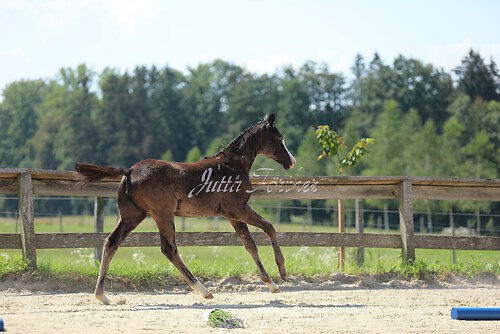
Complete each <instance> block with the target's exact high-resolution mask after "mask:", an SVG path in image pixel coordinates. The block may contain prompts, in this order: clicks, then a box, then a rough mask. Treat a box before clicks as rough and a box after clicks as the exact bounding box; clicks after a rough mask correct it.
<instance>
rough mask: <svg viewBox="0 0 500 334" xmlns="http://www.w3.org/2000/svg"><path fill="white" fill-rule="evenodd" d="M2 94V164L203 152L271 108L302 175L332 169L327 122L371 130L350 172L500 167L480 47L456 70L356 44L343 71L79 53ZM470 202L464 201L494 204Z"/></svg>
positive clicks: (478, 171)
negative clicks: (324, 152)
mask: <svg viewBox="0 0 500 334" xmlns="http://www.w3.org/2000/svg"><path fill="white" fill-rule="evenodd" d="M2 97H3V100H2V101H1V103H0V134H1V136H0V168H6V167H31V168H44V169H59V170H71V169H72V168H73V164H74V162H75V161H84V162H92V163H97V164H104V165H115V166H123V167H127V166H131V165H132V164H134V163H135V162H137V161H139V160H142V159H145V158H160V159H165V160H175V161H196V160H198V159H199V158H201V157H203V156H210V155H213V154H214V153H216V152H217V151H219V150H220V148H221V147H223V146H224V145H226V144H228V143H229V142H230V141H231V139H232V138H234V137H235V136H236V135H238V133H240V132H241V131H242V130H243V129H245V128H246V127H248V126H250V125H252V124H254V123H255V122H256V121H257V120H258V119H260V118H262V117H263V116H264V115H265V114H267V113H271V112H275V113H276V115H277V126H278V128H279V129H280V130H281V131H282V133H283V134H284V135H285V138H286V141H287V146H288V147H289V148H290V150H291V151H292V152H293V153H294V154H295V156H296V158H297V166H298V167H299V171H300V173H301V175H332V174H335V168H333V167H332V166H329V165H328V164H327V163H326V162H324V161H317V160H316V157H317V155H318V154H319V153H320V152H321V148H320V146H319V144H318V143H317V140H316V138H315V133H314V131H315V129H316V128H317V126H319V125H329V126H330V128H332V129H335V130H336V131H337V132H339V133H340V134H341V135H342V136H343V138H344V139H345V140H346V142H347V143H348V144H349V145H353V144H354V143H355V141H357V140H358V139H359V138H361V137H371V138H373V139H374V140H375V143H374V144H373V145H372V146H371V147H370V149H369V155H368V156H367V157H366V158H365V160H364V161H363V162H362V163H361V164H359V166H357V167H356V169H354V171H353V174H357V175H371V176H374V175H412V176H436V177H437V176H444V177H473V178H498V163H499V160H500V154H499V153H500V152H499V147H500V145H499V143H500V131H499V129H500V76H499V73H498V69H497V66H496V64H495V62H494V61H493V60H489V61H487V60H485V59H483V58H482V57H481V55H480V54H479V53H478V52H476V51H474V50H470V51H469V52H468V53H467V54H466V55H464V57H463V59H462V61H461V63H460V64H457V66H456V68H454V69H453V70H452V71H449V72H447V71H445V70H443V69H440V68H436V67H435V66H433V65H432V64H425V63H423V62H422V61H420V60H418V59H413V58H407V57H404V56H399V57H397V58H396V59H394V60H393V62H392V63H386V62H384V61H383V60H382V59H381V58H380V57H379V55H378V54H374V55H373V57H372V59H370V60H366V59H364V58H363V57H362V56H360V55H358V56H356V58H355V59H354V62H353V65H352V67H351V72H350V73H347V74H346V73H339V72H335V71H332V70H331V69H330V68H329V67H328V66H327V65H325V64H320V63H315V62H312V61H310V62H306V63H304V64H303V65H302V66H300V67H298V68H294V67H292V66H285V67H282V68H279V69H277V70H276V71H275V73H267V74H256V73H252V72H250V71H248V70H246V69H245V68H243V67H240V66H238V65H235V64H233V63H229V62H226V61H224V60H215V61H213V62H211V63H206V64H200V65H198V66H196V67H192V68H191V67H190V68H188V69H187V70H185V71H184V72H183V71H180V70H178V69H174V68H171V67H169V66H165V67H163V68H158V67H156V66H150V67H146V66H137V67H136V68H134V69H133V70H131V71H121V70H119V69H113V68H107V69H105V70H103V71H102V72H101V73H96V72H95V71H93V70H92V68H90V67H88V66H87V65H85V64H81V65H79V66H77V67H76V68H62V69H61V70H60V71H59V73H57V74H56V75H55V76H54V77H53V78H49V79H39V80H20V81H16V82H13V83H11V84H9V85H7V87H5V88H4V90H3V92H2ZM269 164H272V162H269V160H267V161H265V160H258V161H257V167H259V166H268V165H269ZM276 168H278V167H276ZM294 173H297V172H294ZM373 205H376V203H374V204H373ZM460 205H462V204H460ZM469 205H472V204H469ZM474 205H475V206H474V208H469V207H467V205H466V204H463V205H462V206H461V209H463V210H465V209H467V210H473V211H474V210H475V211H481V212H488V211H491V210H492V208H493V206H492V204H481V205H482V206H481V207H480V209H477V205H476V204H474ZM496 208H497V209H498V205H497V206H496ZM495 224H499V225H500V222H498V221H497V222H495Z"/></svg>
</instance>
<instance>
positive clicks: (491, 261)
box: [0, 216, 500, 277]
mask: <svg viewBox="0 0 500 334" xmlns="http://www.w3.org/2000/svg"><path fill="white" fill-rule="evenodd" d="M115 224H116V217H113V216H109V217H106V218H105V228H104V230H105V231H106V232H109V231H111V230H112V229H113V227H114V225H115ZM176 227H177V230H178V231H188V232H190V231H193V232H194V231H232V228H231V226H230V224H229V223H228V222H226V221H225V220H224V219H219V220H214V219H185V220H183V219H182V218H177V220H176ZM17 229H18V228H17ZM276 229H277V230H278V231H280V232H291V231H307V232H331V231H335V229H334V227H332V226H320V225H302V224H278V225H276ZM35 230H36V232H37V233H51V232H52V233H54V232H61V231H62V232H93V217H92V216H84V217H74V216H73V217H61V218H58V217H53V218H48V217H36V218H35ZM251 230H252V231H254V230H255V231H256V229H254V228H253V227H252V228H251ZM137 231H143V232H146V231H156V225H155V224H154V222H153V221H152V220H151V219H149V218H148V219H147V220H146V221H144V222H143V223H142V224H141V225H140V226H139V227H138V229H137ZM348 232H353V231H349V230H348ZM366 232H367V233H370V232H376V231H373V230H372V231H370V230H368V231H366ZM0 233H16V226H15V221H14V220H13V219H6V218H2V219H0ZM0 247H1V246H0ZM282 249H283V253H284V256H285V259H286V267H287V272H288V274H289V275H292V276H297V275H302V276H314V275H328V274H331V273H335V272H338V271H339V267H338V256H337V248H331V247H282ZM259 252H260V256H261V259H262V261H263V264H264V266H265V268H266V269H267V270H268V272H269V273H270V274H271V275H272V276H275V277H276V276H278V272H277V268H276V265H275V263H274V257H273V254H272V249H271V248H270V247H260V248H259ZM355 252H356V249H352V248H348V249H347V258H346V266H345V269H344V271H345V272H347V273H352V274H382V273H385V272H391V271H392V272H398V273H401V274H403V275H405V274H407V275H410V276H411V275H420V274H421V273H422V271H427V272H432V273H438V274H439V273H448V272H450V273H458V274H465V275H469V276H471V275H476V274H480V273H483V272H487V273H494V274H497V275H498V274H500V252H498V251H460V250H458V251H456V259H457V261H456V262H455V263H452V251H451V250H425V249H418V250H417V262H416V264H415V266H414V268H410V269H408V268H405V267H402V266H401V260H400V251H399V250H397V249H375V248H367V249H365V264H364V265H363V266H362V267H361V268H360V267H358V265H357V264H356V261H355ZM179 253H180V255H181V257H182V258H183V260H184V262H185V263H186V265H187V266H188V267H189V268H190V269H191V270H192V272H193V273H194V274H195V275H197V276H200V277H228V276H242V275H252V274H255V273H256V267H255V264H254V263H253V261H252V259H251V257H250V256H249V254H248V253H247V252H246V251H245V249H244V248H243V247H242V246H241V247H240V246H236V247H233V246H231V247H229V246H228V247H216V246H209V247H179ZM21 259H22V253H21V251H20V250H5V249H3V250H2V249H0V274H2V272H3V273H6V272H9V271H16V270H18V269H16V268H18V267H17V266H16V265H15V264H16V263H18V264H19V263H22V261H21ZM37 259H38V265H39V267H42V268H46V269H48V270H49V271H53V272H55V273H63V274H66V273H77V274H79V275H90V276H96V275H97V273H98V268H97V267H96V263H95V259H94V257H93V249H49V250H44V249H42V250H38V251H37ZM412 271H413V272H412ZM110 274H115V275H124V276H130V277H135V276H138V275H139V276H140V275H149V274H151V275H152V276H154V275H157V274H162V275H171V276H175V277H178V276H179V274H178V272H177V271H176V269H175V268H174V267H173V266H172V265H171V264H170V263H169V262H168V261H167V259H166V258H165V257H164V256H163V255H162V254H161V252H160V249H159V247H140V248H139V247H121V248H120V249H119V250H118V252H117V254H116V256H115V258H114V259H113V261H112V263H111V266H110Z"/></svg>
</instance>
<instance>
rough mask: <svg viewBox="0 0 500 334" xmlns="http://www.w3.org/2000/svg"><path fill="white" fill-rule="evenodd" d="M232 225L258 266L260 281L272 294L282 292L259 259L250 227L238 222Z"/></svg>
mask: <svg viewBox="0 0 500 334" xmlns="http://www.w3.org/2000/svg"><path fill="white" fill-rule="evenodd" d="M230 222H231V225H233V227H234V229H235V231H236V233H237V234H238V236H239V237H240V238H241V240H242V241H243V245H244V246H245V249H246V250H247V251H248V253H250V255H251V256H252V258H253V260H254V261H255V264H256V265H257V269H258V270H259V275H260V279H261V280H262V282H264V283H265V284H266V285H267V286H268V288H269V290H271V292H273V293H275V292H281V290H280V288H279V287H278V286H277V285H276V284H275V283H274V282H273V280H272V279H271V277H270V276H269V274H268V273H267V272H266V269H264V266H263V265H262V262H261V260H260V257H259V251H258V250H257V245H256V244H255V240H254V239H253V237H252V235H251V234H250V231H249V230H248V226H247V224H245V223H242V222H240V221H237V220H231V221H230Z"/></svg>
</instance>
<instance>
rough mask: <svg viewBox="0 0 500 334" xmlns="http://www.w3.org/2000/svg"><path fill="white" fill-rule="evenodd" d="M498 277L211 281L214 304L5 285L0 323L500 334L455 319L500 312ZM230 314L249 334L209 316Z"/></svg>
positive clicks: (15, 328)
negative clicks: (217, 324)
mask: <svg viewBox="0 0 500 334" xmlns="http://www.w3.org/2000/svg"><path fill="white" fill-rule="evenodd" d="M498 282H499V280H498V277H497V278H493V279H489V280H487V282H485V281H480V282H479V281H476V282H470V281H467V282H465V281H460V282H458V281H456V280H454V282H451V283H450V282H433V283H422V282H406V281H398V280H392V281H390V282H386V283H381V282H378V281H375V280H373V279H371V278H364V279H363V278H353V277H349V276H345V275H340V276H339V274H337V275H333V276H332V277H330V278H327V279H323V280H322V282H318V281H316V282H312V283H308V282H304V281H298V282H293V283H285V284H282V285H281V287H282V290H283V292H282V293H280V294H271V293H270V292H268V291H266V290H265V288H264V287H263V286H262V284H260V283H258V282H252V283H248V282H246V283H245V282H237V281H234V280H233V281H232V280H223V281H221V282H216V283H211V282H208V283H207V286H210V290H211V291H212V292H213V293H214V297H215V298H214V299H211V300H203V299H202V298H201V297H199V296H198V295H197V294H195V293H194V292H190V291H188V290H187V289H186V288H185V287H183V286H180V287H176V288H172V289H171V290H168V291H158V292H120V291H113V288H112V287H111V288H110V289H109V290H110V291H109V294H108V296H109V298H110V299H111V301H112V302H113V303H114V305H110V306H105V305H101V304H99V303H98V302H97V301H96V300H95V299H94V298H93V296H92V295H91V294H90V293H81V292H77V293H67V292H60V291H56V292H53V291H49V290H47V289H45V290H43V289H42V291H40V290H39V291H33V290H36V289H33V288H31V289H26V288H25V287H22V285H21V284H19V283H15V282H0V317H1V318H3V320H4V322H5V328H6V330H7V332H8V333H9V334H17V333H58V334H65V333H96V334H97V333H107V334H109V333H230V332H231V333H329V334H330V333H495V334H498V333H500V321H460V320H452V319H451V316H450V310H451V308H452V307H454V306H500V284H498ZM214 308H222V309H224V310H226V311H229V312H231V313H232V314H234V315H236V316H238V317H239V318H241V319H242V320H243V322H244V324H245V328H244V329H231V330H230V329H214V328H212V327H210V326H208V325H207V323H206V321H205V320H204V316H205V315H206V314H207V313H208V312H209V311H210V310H212V309H214Z"/></svg>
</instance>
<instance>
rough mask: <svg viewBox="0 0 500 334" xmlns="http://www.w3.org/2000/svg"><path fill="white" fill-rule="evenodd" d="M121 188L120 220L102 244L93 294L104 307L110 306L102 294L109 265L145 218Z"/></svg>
mask: <svg viewBox="0 0 500 334" xmlns="http://www.w3.org/2000/svg"><path fill="white" fill-rule="evenodd" d="M122 188H124V187H122V185H120V188H119V191H118V208H119V211H120V220H119V221H118V225H117V226H116V227H115V229H114V230H113V232H111V233H110V234H109V236H108V237H107V238H106V241H105V242H104V248H103V252H102V259H101V268H100V270H99V277H98V278H97V283H96V287H95V292H94V295H95V297H96V298H97V299H98V300H99V301H100V302H101V303H103V304H106V305H109V304H110V301H109V299H108V298H107V297H106V295H105V294H104V279H105V278H106V274H107V272H108V268H109V263H110V262H111V259H113V256H114V255H115V253H116V251H117V250H118V246H120V244H121V243H122V242H123V240H125V238H126V237H127V236H128V235H129V234H130V232H132V231H133V230H134V229H135V228H136V227H137V226H138V225H139V224H140V223H141V222H142V221H143V220H144V218H146V213H144V212H143V211H141V210H140V209H139V208H137V207H136V206H135V204H134V203H132V202H131V201H130V199H129V198H128V197H127V196H126V195H124V189H122ZM121 190H123V191H121Z"/></svg>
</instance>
